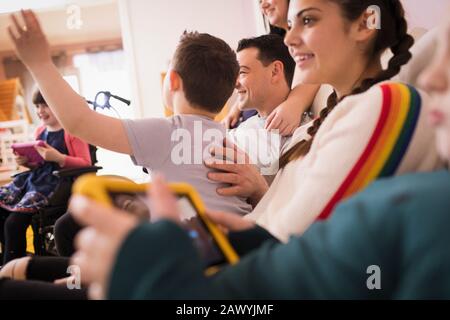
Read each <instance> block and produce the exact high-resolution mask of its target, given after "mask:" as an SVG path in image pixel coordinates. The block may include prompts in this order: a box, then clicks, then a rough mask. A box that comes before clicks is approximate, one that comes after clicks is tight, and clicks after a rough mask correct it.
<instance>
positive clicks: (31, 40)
mask: <svg viewBox="0 0 450 320" xmlns="http://www.w3.org/2000/svg"><path fill="white" fill-rule="evenodd" d="M20 16H21V20H22V21H23V23H22V22H20V20H19V18H18V17H17V16H16V15H15V14H12V15H11V16H10V17H11V22H12V24H11V25H10V26H8V32H9V36H10V38H11V40H12V42H13V43H14V46H15V49H16V52H17V55H18V56H19V58H20V59H21V60H22V62H23V63H24V64H25V65H26V66H27V67H29V68H30V69H33V68H34V67H35V66H39V65H40V64H42V63H45V62H48V61H51V55H50V46H49V44H48V41H47V38H46V37H45V34H44V33H43V32H42V29H41V26H40V24H39V21H38V19H37V17H36V15H35V14H34V12H33V11H31V10H22V11H21V14H20Z"/></svg>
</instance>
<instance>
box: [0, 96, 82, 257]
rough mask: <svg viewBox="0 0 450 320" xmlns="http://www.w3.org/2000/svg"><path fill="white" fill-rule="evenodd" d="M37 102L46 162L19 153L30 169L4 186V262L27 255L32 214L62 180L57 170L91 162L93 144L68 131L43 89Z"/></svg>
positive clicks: (0, 218)
mask: <svg viewBox="0 0 450 320" xmlns="http://www.w3.org/2000/svg"><path fill="white" fill-rule="evenodd" d="M33 103H34V105H35V106H36V113H37V115H38V117H39V119H40V120H41V122H42V125H41V126H39V127H38V128H37V130H36V134H35V138H36V140H42V141H44V142H45V145H44V146H36V147H35V148H36V150H37V152H38V153H39V154H40V155H41V156H42V158H43V159H44V160H45V162H43V163H42V164H35V163H30V161H29V159H28V158H27V157H25V156H20V155H18V154H16V162H17V164H18V165H20V166H24V167H27V168H29V169H30V170H29V171H26V172H23V173H21V174H19V175H17V176H15V177H14V180H13V181H12V182H10V183H9V184H7V185H4V186H2V187H0V241H1V244H2V254H3V264H6V263H7V262H8V261H10V260H12V259H15V258H19V257H23V256H24V255H25V253H26V230H27V228H28V226H29V225H30V224H31V221H32V217H33V215H34V214H35V213H37V212H38V211H39V209H42V208H43V207H45V206H46V205H47V204H48V203H49V199H50V197H51V196H52V194H54V192H55V190H56V188H57V186H58V183H59V180H60V179H61V178H60V177H57V176H56V175H53V174H52V173H53V171H55V170H59V169H61V168H64V169H69V168H80V167H86V166H90V165H91V156H90V150H89V145H88V144H87V143H86V142H84V141H82V140H80V139H78V138H76V137H74V136H72V135H70V134H68V133H67V132H65V131H64V129H63V128H62V126H61V124H60V123H59V122H58V119H57V118H56V117H55V115H54V114H53V112H52V111H51V109H50V108H49V107H48V105H47V103H46V101H45V100H44V98H43V96H42V94H41V93H40V91H39V90H38V91H36V92H35V94H34V96H33Z"/></svg>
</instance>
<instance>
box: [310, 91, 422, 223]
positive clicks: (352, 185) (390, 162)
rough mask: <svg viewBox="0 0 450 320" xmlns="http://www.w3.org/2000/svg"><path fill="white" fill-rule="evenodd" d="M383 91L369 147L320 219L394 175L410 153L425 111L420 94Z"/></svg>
mask: <svg viewBox="0 0 450 320" xmlns="http://www.w3.org/2000/svg"><path fill="white" fill-rule="evenodd" d="M380 87H381V90H382V95H383V99H382V101H383V105H382V110H381V113H380V116H379V119H378V122H377V125H376V126H375V129H374V131H373V134H372V136H371V138H370V140H369V143H368V144H367V146H366V148H365V150H364V151H363V153H362V154H361V156H360V157H359V159H358V161H357V162H356V164H355V165H354V167H353V168H352V170H351V171H350V173H349V174H348V175H347V177H346V178H345V180H344V182H343V183H342V184H341V185H340V187H339V189H338V190H337V191H336V193H335V194H334V195H333V197H332V198H331V200H330V201H329V202H328V203H327V205H326V206H325V208H324V209H323V211H322V212H321V213H320V215H319V218H318V219H326V218H328V217H329V215H330V214H331V212H332V210H333V209H334V207H335V206H336V205H337V204H338V203H339V202H340V201H342V200H344V199H346V198H348V197H350V196H352V195H353V194H355V193H356V192H358V191H360V190H362V189H364V188H365V187H366V186H368V185H369V184H370V182H372V181H373V180H376V179H378V178H383V177H389V176H392V175H394V174H395V172H396V170H397V169H398V167H399V165H400V163H401V161H402V159H403V157H404V156H405V153H406V151H407V150H408V146H409V145H410V143H411V140H412V137H413V134H414V131H415V129H416V126H417V122H418V119H419V115H420V111H421V105H422V100H421V98H420V94H419V93H418V92H417V90H416V89H415V88H413V87H411V86H408V85H405V84H400V83H388V84H383V85H381V86H380Z"/></svg>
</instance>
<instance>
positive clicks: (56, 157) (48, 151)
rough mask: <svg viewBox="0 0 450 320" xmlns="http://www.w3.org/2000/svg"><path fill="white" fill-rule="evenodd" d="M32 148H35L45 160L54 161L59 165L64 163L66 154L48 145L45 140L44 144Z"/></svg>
mask: <svg viewBox="0 0 450 320" xmlns="http://www.w3.org/2000/svg"><path fill="white" fill-rule="evenodd" d="M34 148H35V149H36V150H37V152H39V154H40V155H41V157H42V158H44V160H45V161H49V162H56V163H58V164H59V165H60V166H61V167H62V166H63V165H64V162H65V160H66V156H65V155H64V154H62V153H61V152H59V151H58V150H56V149H55V148H53V147H52V146H50V145H48V144H47V142H45V146H43V147H39V146H35V147H34Z"/></svg>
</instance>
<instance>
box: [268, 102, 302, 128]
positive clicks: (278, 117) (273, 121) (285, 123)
mask: <svg viewBox="0 0 450 320" xmlns="http://www.w3.org/2000/svg"><path fill="white" fill-rule="evenodd" d="M302 113H303V112H302V110H301V108H299V107H298V105H296V104H290V103H289V100H286V101H285V102H283V103H282V104H280V105H279V106H278V107H277V108H276V109H275V110H273V111H272V113H271V114H270V115H269V117H268V118H267V120H266V127H265V129H267V130H277V129H278V130H279V133H280V135H282V136H290V135H292V134H293V133H294V131H295V130H296V129H297V128H298V127H299V125H300V121H301V118H302Z"/></svg>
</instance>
